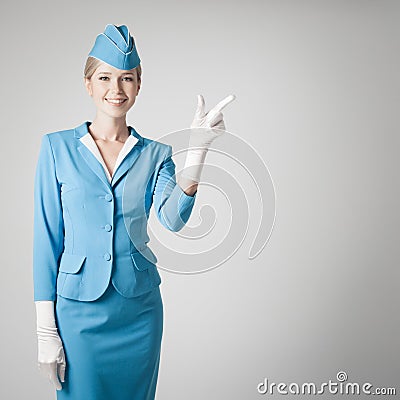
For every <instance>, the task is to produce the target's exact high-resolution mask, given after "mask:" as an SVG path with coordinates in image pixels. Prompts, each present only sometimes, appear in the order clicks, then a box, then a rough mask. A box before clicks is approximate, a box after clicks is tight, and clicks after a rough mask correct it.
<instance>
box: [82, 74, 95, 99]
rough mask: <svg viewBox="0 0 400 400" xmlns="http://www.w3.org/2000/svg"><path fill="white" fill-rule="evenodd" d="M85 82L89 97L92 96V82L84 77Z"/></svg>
mask: <svg viewBox="0 0 400 400" xmlns="http://www.w3.org/2000/svg"><path fill="white" fill-rule="evenodd" d="M83 82H84V84H85V87H86V90H87V92H88V94H89V96H92V94H93V90H92V81H91V80H90V79H88V78H86V77H83Z"/></svg>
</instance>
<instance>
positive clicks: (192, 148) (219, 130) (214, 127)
mask: <svg viewBox="0 0 400 400" xmlns="http://www.w3.org/2000/svg"><path fill="white" fill-rule="evenodd" d="M235 98H236V97H235V96H234V95H232V94H231V95H229V96H227V97H225V99H223V100H221V101H220V102H219V103H218V104H217V105H216V106H215V107H214V108H212V109H211V110H210V111H208V112H207V113H206V112H205V110H204V107H205V102H204V98H203V96H202V95H201V94H199V95H198V96H197V109H196V113H195V116H194V119H193V122H192V124H191V126H190V128H191V130H190V137H189V148H188V152H187V155H186V160H185V165H184V168H183V171H182V174H181V176H183V177H185V178H187V179H189V180H192V181H194V182H199V181H200V175H201V172H202V170H203V166H204V159H205V157H206V154H207V151H208V149H209V147H210V145H211V143H212V141H213V140H214V139H216V138H217V137H218V136H221V135H222V134H223V133H224V131H225V124H224V120H223V115H222V112H221V110H222V109H223V108H224V107H226V106H227V105H228V104H229V103H231V102H232V101H233V100H235Z"/></svg>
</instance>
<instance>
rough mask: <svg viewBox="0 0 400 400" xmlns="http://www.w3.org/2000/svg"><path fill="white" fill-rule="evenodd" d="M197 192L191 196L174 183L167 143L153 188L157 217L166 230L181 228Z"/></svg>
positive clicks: (170, 153) (174, 230)
mask: <svg viewBox="0 0 400 400" xmlns="http://www.w3.org/2000/svg"><path fill="white" fill-rule="evenodd" d="M196 195H197V192H196V193H194V195H193V196H189V195H188V194H186V193H185V192H184V191H183V189H182V188H181V187H180V186H179V185H178V184H177V183H176V177H175V163H174V161H173V160H172V146H171V145H168V151H167V156H166V157H165V159H164V161H163V163H162V165H161V167H160V170H159V173H158V176H157V181H156V186H155V190H154V207H155V210H156V214H157V218H158V220H159V221H160V222H161V224H162V225H163V226H164V227H166V228H167V229H168V230H170V231H173V232H177V231H179V230H181V229H182V228H183V227H184V225H185V224H186V222H187V221H188V219H189V217H190V214H191V213H192V209H193V205H194V202H195V199H196Z"/></svg>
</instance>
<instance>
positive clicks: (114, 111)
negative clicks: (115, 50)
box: [85, 63, 140, 118]
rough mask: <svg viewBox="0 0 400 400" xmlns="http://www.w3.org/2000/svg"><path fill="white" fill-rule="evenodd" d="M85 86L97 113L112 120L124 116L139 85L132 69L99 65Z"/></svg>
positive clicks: (133, 101) (133, 99)
mask: <svg viewBox="0 0 400 400" xmlns="http://www.w3.org/2000/svg"><path fill="white" fill-rule="evenodd" d="M85 86H86V89H87V91H88V93H89V95H90V96H91V97H92V98H93V101H94V103H95V105H96V107H97V111H98V112H101V113H105V114H107V115H109V116H110V117H113V118H121V117H123V116H125V114H126V113H127V112H128V110H129V109H130V108H131V107H132V106H133V104H134V103H135V100H136V96H137V95H138V93H139V89H140V83H139V82H138V80H137V72H136V71H135V70H134V69H131V70H121V69H117V68H114V67H112V66H111V65H108V64H106V63H101V64H100V65H99V66H98V67H97V68H96V70H95V72H94V74H93V75H92V77H91V78H90V79H87V78H85Z"/></svg>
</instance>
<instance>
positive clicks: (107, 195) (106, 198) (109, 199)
mask: <svg viewBox="0 0 400 400" xmlns="http://www.w3.org/2000/svg"><path fill="white" fill-rule="evenodd" d="M112 198H113V197H112V196H111V194H109V193H107V194H106V195H105V196H104V199H105V200H106V201H111V200H112Z"/></svg>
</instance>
